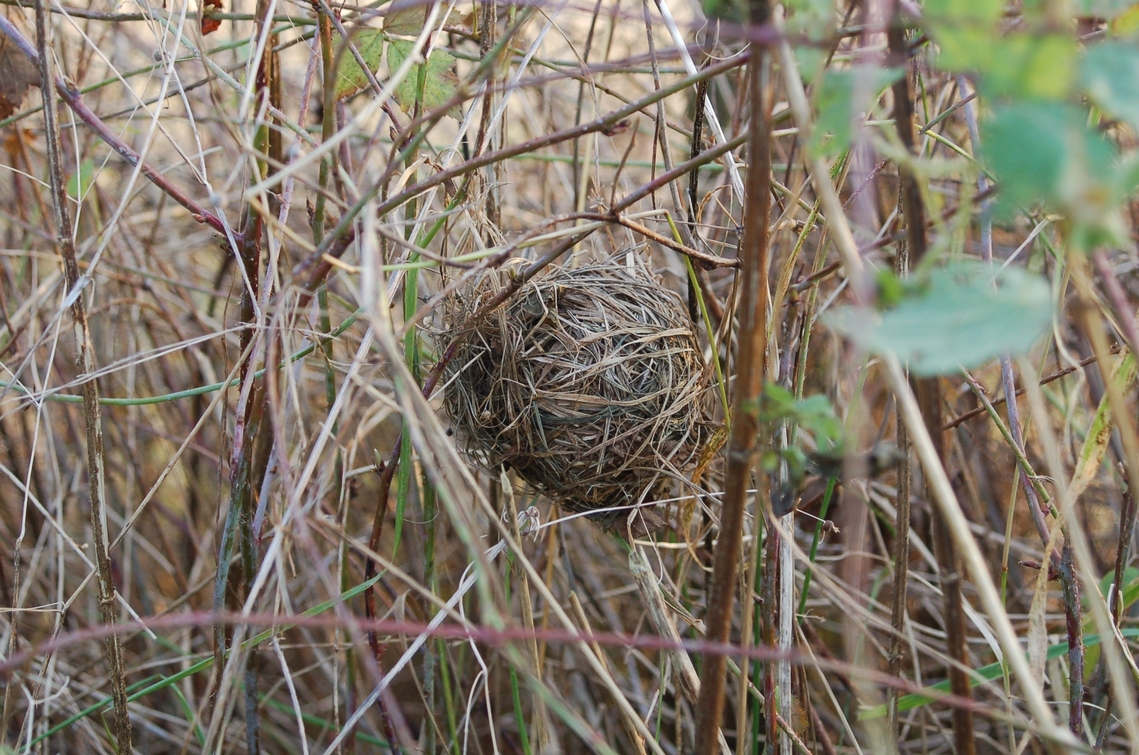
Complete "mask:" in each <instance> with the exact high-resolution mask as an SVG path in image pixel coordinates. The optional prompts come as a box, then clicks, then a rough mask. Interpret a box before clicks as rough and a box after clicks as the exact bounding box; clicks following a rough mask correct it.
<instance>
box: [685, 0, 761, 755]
mask: <svg viewBox="0 0 1139 755" xmlns="http://www.w3.org/2000/svg"><path fill="white" fill-rule="evenodd" d="M749 11H750V20H751V25H752V28H755V27H758V26H763V25H765V24H767V23H768V21H769V20H770V18H771V6H770V5H769V4H768V2H766V0H751V2H750V7H749ZM770 77H771V53H770V50H769V49H768V47H767V45H764V44H760V43H757V42H754V41H753V42H752V53H751V59H750V61H749V63H748V73H747V95H748V108H749V115H748V121H749V136H748V161H749V168H748V173H747V187H746V195H745V199H744V202H745V207H744V234H743V241H742V243H741V245H740V255H739V256H740V269H739V276H740V287H739V288H740V304H739V318H740V327H739V333H740V345H739V358H738V361H737V363H736V382H735V391H734V395H733V396H732V429H731V436H730V439H729V441H728V452H727V462H728V463H727V471H726V474H725V480H724V504H723V508H722V510H721V514H720V536H719V539H718V540H717V542H716V548H715V555H714V560H713V565H712V585H711V591H710V593H709V595H708V610H707V614H706V616H705V623H706V625H707V638H708V641H709V642H719V643H723V642H727V641H728V637H729V633H730V630H731V625H732V604H733V602H734V600H735V590H736V574H737V569H738V567H739V560H740V550H741V548H742V542H743V526H744V514H745V511H746V508H747V489H748V481H749V479H750V478H751V470H752V460H753V455H754V451H755V448H756V442H757V435H758V430H759V427H758V412H757V406H756V403H757V401H758V398H759V391H760V386H761V385H762V381H763V375H764V373H765V372H766V366H767V365H766V361H767V349H766V343H765V340H766V338H765V336H766V333H767V291H768V282H767V266H768V251H769V250H768V240H769V239H768V214H769V213H770V210H771V191H770V188H771V153H770V141H771V80H770ZM760 488H761V490H760V493H759V494H757V496H756V498H757V500H762V497H763V490H762V488H763V484H762V482H761V484H760ZM727 660H728V659H727V657H726V656H724V655H720V654H717V655H712V656H707V657H705V659H704V668H703V672H702V674H701V678H700V696H699V698H698V699H697V703H696V752H697V754H698V755H712V754H713V753H715V752H716V751H717V748H718V746H719V743H718V740H717V731H718V729H719V725H720V720H721V718H722V717H723V712H724V680H725V676H726V674H727Z"/></svg>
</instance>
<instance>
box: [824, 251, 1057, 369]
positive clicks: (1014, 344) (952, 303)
mask: <svg viewBox="0 0 1139 755" xmlns="http://www.w3.org/2000/svg"><path fill="white" fill-rule="evenodd" d="M826 322H827V324H828V325H829V326H830V327H832V328H833V329H834V330H836V331H837V332H839V333H841V334H843V335H845V336H847V337H848V338H850V339H851V340H852V341H854V342H855V343H856V344H857V345H858V346H859V347H861V348H863V349H865V350H866V351H870V352H873V353H875V354H885V353H892V354H894V355H896V356H897V357H898V359H900V360H902V361H903V362H909V365H910V369H911V370H913V372H914V373H916V374H918V375H943V374H948V373H953V372H956V371H957V370H958V369H959V368H960V367H962V366H964V367H976V366H977V365H980V364H983V363H984V362H987V361H989V360H990V359H993V358H995V357H998V356H1001V355H1003V354H1014V353H1022V352H1024V351H1027V350H1028V349H1029V348H1030V347H1031V346H1032V344H1033V342H1035V341H1036V340H1037V338H1039V337H1040V336H1041V335H1042V334H1043V333H1044V331H1045V330H1046V329H1047V328H1048V326H1049V325H1050V324H1051V323H1052V291H1051V288H1050V287H1049V285H1048V282H1047V281H1046V280H1044V279H1043V278H1040V277H1038V276H1036V275H1032V274H1030V273H1027V272H1025V271H1023V270H1021V269H1019V268H1007V269H1006V270H1005V271H1004V272H1003V273H1001V274H1000V275H999V276H998V277H997V278H996V280H995V285H994V279H993V268H992V267H990V266H989V265H986V264H981V263H976V262H973V263H956V264H953V265H949V266H947V267H944V268H941V269H938V270H934V271H933V272H931V273H930V274H929V282H928V286H927V287H926V288H925V289H924V291H922V292H921V293H918V294H914V295H911V296H909V297H907V298H905V299H903V301H902V302H901V303H900V304H899V305H898V306H897V307H896V308H894V309H892V310H889V311H887V312H882V313H879V312H873V311H868V310H866V309H864V308H853V307H848V308H844V309H841V310H839V311H837V312H835V313H833V314H831V315H830V316H828V317H827V318H826Z"/></svg>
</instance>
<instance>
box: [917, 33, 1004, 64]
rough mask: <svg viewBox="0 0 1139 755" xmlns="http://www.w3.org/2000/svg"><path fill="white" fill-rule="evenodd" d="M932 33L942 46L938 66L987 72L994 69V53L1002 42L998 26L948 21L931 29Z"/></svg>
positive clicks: (938, 44)
mask: <svg viewBox="0 0 1139 755" xmlns="http://www.w3.org/2000/svg"><path fill="white" fill-rule="evenodd" d="M930 33H931V34H932V35H933V38H934V40H935V41H936V42H937V46H938V49H939V52H938V55H937V67H938V68H941V69H942V70H945V71H954V72H963V71H977V72H984V71H988V70H990V69H992V68H993V59H994V54H993V53H994V51H995V49H996V45H997V43H998V41H999V37H998V36H997V30H996V29H994V28H992V27H987V26H980V25H973V24H969V25H966V26H953V25H949V24H946V25H943V26H937V27H935V28H933V29H931V30H930Z"/></svg>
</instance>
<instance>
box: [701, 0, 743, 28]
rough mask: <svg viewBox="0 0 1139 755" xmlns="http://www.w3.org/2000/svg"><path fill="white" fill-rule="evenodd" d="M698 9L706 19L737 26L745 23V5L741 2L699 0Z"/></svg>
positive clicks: (741, 0) (737, 0)
mask: <svg viewBox="0 0 1139 755" xmlns="http://www.w3.org/2000/svg"><path fill="white" fill-rule="evenodd" d="M700 8H701V10H703V11H704V15H705V16H707V17H708V18H718V19H720V20H721V21H731V22H733V23H737V24H739V23H744V22H746V21H747V4H746V3H744V2H743V0H700Z"/></svg>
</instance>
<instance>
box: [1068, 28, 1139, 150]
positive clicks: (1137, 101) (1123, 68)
mask: <svg viewBox="0 0 1139 755" xmlns="http://www.w3.org/2000/svg"><path fill="white" fill-rule="evenodd" d="M1080 86H1081V88H1082V89H1083V91H1084V93H1085V94H1086V95H1087V96H1088V99H1090V100H1091V101H1092V102H1094V103H1095V104H1096V106H1097V107H1099V108H1100V110H1102V111H1103V112H1105V113H1107V114H1108V115H1110V116H1111V117H1112V118H1118V119H1119V120H1122V121H1127V122H1128V123H1130V124H1131V127H1132V128H1135V129H1139V48H1137V47H1136V46H1135V45H1134V44H1126V43H1123V42H1100V43H1099V44H1097V45H1093V46H1092V47H1090V48H1089V49H1088V51H1087V54H1085V55H1084V60H1083V64H1082V65H1081V67H1080Z"/></svg>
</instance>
